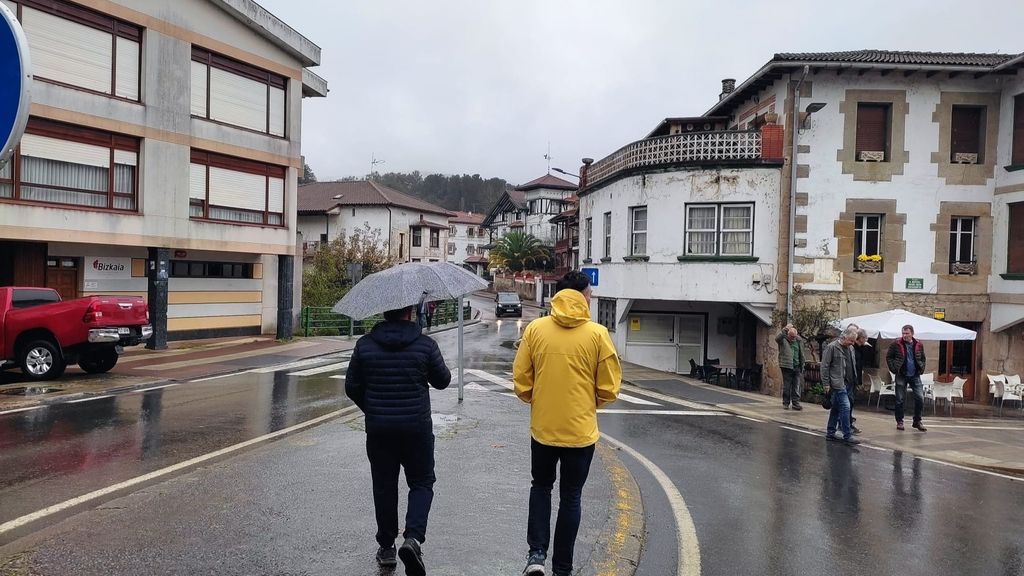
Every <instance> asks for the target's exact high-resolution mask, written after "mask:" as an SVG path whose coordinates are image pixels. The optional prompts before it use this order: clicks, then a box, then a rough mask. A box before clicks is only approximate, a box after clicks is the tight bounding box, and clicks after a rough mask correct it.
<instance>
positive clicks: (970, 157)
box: [953, 152, 978, 164]
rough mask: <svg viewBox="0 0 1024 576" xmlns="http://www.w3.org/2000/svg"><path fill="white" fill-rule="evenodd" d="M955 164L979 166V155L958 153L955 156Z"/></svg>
mask: <svg viewBox="0 0 1024 576" xmlns="http://www.w3.org/2000/svg"><path fill="white" fill-rule="evenodd" d="M953 162H956V163H957V164H977V163H978V154H977V153H976V152H957V153H956V154H953Z"/></svg>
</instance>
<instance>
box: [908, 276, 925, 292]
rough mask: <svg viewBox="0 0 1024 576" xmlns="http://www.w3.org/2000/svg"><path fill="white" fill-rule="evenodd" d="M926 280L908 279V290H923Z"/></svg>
mask: <svg viewBox="0 0 1024 576" xmlns="http://www.w3.org/2000/svg"><path fill="white" fill-rule="evenodd" d="M923 289H924V278H907V290H923Z"/></svg>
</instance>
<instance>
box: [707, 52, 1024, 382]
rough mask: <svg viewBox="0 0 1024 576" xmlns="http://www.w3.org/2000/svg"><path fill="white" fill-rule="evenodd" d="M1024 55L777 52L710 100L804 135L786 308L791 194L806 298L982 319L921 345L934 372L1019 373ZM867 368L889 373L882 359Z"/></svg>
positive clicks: (720, 109)
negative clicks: (961, 334)
mask: <svg viewBox="0 0 1024 576" xmlns="http://www.w3.org/2000/svg"><path fill="white" fill-rule="evenodd" d="M1022 68H1024V55H1018V56H1014V55H1005V54H961V53H935V52H889V51H879V50H861V51H854V52H838V53H802V54H776V55H775V56H774V57H773V58H772V59H771V60H770V61H768V62H767V63H766V64H765V65H764V66H763V67H762V68H761V69H759V70H758V71H757V72H755V73H754V74H753V75H752V76H751V77H750V78H748V79H747V80H745V81H744V82H742V83H741V84H740V85H739V86H738V87H736V89H735V90H734V91H731V92H727V93H725V94H723V97H722V98H721V100H720V101H719V102H718V103H716V104H715V105H714V106H712V107H711V109H710V110H708V112H707V114H708V115H709V116H724V117H728V118H729V128H734V129H744V128H748V127H750V126H752V125H756V124H757V123H758V122H760V121H761V119H762V118H763V117H764V116H765V115H766V114H770V113H772V112H775V113H778V114H780V115H781V117H782V120H781V123H782V124H783V125H784V126H786V127H787V134H786V143H787V147H786V150H787V152H786V155H787V158H788V157H790V156H791V154H790V152H791V150H792V147H793V146H792V144H793V142H792V139H793V136H794V134H795V135H796V136H797V137H798V141H797V146H796V149H797V150H796V158H797V160H796V171H795V173H796V181H795V183H791V181H790V170H789V169H788V167H787V170H785V171H784V174H783V180H782V195H781V206H780V209H779V214H780V216H782V228H781V233H782V234H781V237H782V238H783V239H785V241H784V242H782V246H783V250H782V251H780V256H779V259H780V262H779V264H780V266H782V268H781V269H780V274H781V275H780V276H779V278H778V280H779V287H780V290H781V291H780V300H779V303H778V308H779V309H780V310H784V309H785V304H784V302H785V289H786V288H785V278H786V274H788V270H787V269H786V268H785V266H786V264H787V262H786V260H787V258H785V257H784V252H785V247H786V245H787V244H788V228H789V226H788V222H789V219H788V218H787V216H788V215H789V211H790V209H791V204H790V198H792V199H793V200H794V203H793V205H792V209H794V210H795V219H794V221H795V227H794V233H793V236H794V243H795V249H794V253H793V262H794V266H793V270H792V272H793V282H794V284H795V285H796V286H797V287H799V288H801V289H802V291H801V293H802V297H801V298H802V299H804V300H807V301H809V302H811V303H813V302H816V301H820V300H825V301H826V302H828V303H829V304H830V305H831V306H833V307H834V309H835V310H836V311H837V312H838V314H839V316H841V317H845V316H853V315H859V314H867V313H872V312H877V311H881V310H885V309H891V308H904V309H908V310H911V311H913V312H916V313H919V314H923V315H926V316H937V317H942V318H944V319H945V320H946V321H949V322H953V323H955V324H958V325H960V326H963V327H966V328H969V329H971V330H976V331H977V332H978V339H977V340H976V341H975V342H927V343H926V354H927V357H928V362H929V365H928V371H930V372H931V371H934V372H935V373H936V377H937V378H938V379H940V380H949V379H951V378H952V377H953V376H962V377H964V378H966V379H967V385H966V386H965V389H964V394H965V396H966V397H967V399H968V401H970V400H975V401H985V400H987V398H988V385H987V380H986V378H985V377H984V375H985V374H986V373H992V374H996V373H1010V374H1016V373H1019V372H1021V371H1024V337H1022V336H1024V282H1022V281H1021V280H1022V279H1024V72H1022ZM798 87H799V89H798ZM773 108H774V110H773ZM808 112H811V113H810V114H809V113H808ZM794 125H795V126H798V129H797V131H796V132H794V131H793V130H792V127H793V126H794ZM762 284H763V283H762ZM769 349H774V346H773V345H770V346H769ZM879 351H880V352H881V353H882V354H884V348H882V349H881V350H879ZM765 356H766V361H767V363H768V364H769V365H773V364H774V360H775V357H774V356H775V355H774V353H771V354H769V353H766V354H765ZM880 364H881V366H879V365H880ZM876 367H877V368H876ZM868 369H869V370H872V369H877V370H878V371H879V372H880V373H881V374H882V375H883V378H886V379H887V376H888V375H887V374H885V372H886V370H885V368H884V358H882V359H881V360H880V359H879V358H877V357H876V358H873V359H872V360H871V365H870V366H869V367H868ZM766 374H768V375H769V376H777V370H776V369H773V370H767V371H766Z"/></svg>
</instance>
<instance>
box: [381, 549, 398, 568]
mask: <svg viewBox="0 0 1024 576" xmlns="http://www.w3.org/2000/svg"><path fill="white" fill-rule="evenodd" d="M395 554H396V551H395V545H394V544H392V545H391V546H388V547H387V548H385V547H383V546H381V547H380V548H377V565H378V566H380V567H381V568H394V567H395V566H398V558H397V557H396V556H395Z"/></svg>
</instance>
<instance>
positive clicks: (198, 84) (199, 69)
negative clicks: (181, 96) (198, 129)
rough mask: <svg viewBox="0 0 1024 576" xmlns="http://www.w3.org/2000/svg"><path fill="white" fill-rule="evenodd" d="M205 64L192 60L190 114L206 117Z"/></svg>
mask: <svg viewBox="0 0 1024 576" xmlns="http://www.w3.org/2000/svg"><path fill="white" fill-rule="evenodd" d="M206 68H207V66H206V64H203V63H202V62H196V61H195V60H193V61H192V114H194V115H196V116H202V117H203V118H205V117H206V91H207V88H208V87H207V85H206Z"/></svg>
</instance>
